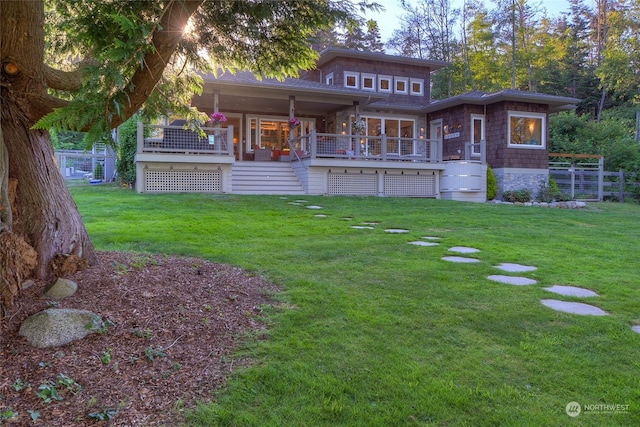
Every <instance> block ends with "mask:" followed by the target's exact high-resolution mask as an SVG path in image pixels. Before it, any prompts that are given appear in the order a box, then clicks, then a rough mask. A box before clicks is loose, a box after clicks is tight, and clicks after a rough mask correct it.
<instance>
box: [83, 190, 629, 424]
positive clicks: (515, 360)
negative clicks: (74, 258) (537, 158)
mask: <svg viewBox="0 0 640 427" xmlns="http://www.w3.org/2000/svg"><path fill="white" fill-rule="evenodd" d="M71 191H72V194H73V195H74V198H75V200H76V202H77V203H78V206H79V208H80V211H81V213H82V215H83V218H84V220H85V224H86V226H87V229H88V231H89V234H90V236H91V237H92V240H93V242H94V244H95V245H96V247H97V248H98V249H100V250H119V251H136V252H153V253H170V254H181V255H189V256H198V257H202V258H207V259H211V260H215V261H219V262H224V263H230V264H234V265H238V266H241V267H244V268H247V269H250V270H253V271H256V272H257V273H259V274H263V275H265V276H267V277H269V278H270V279H271V280H273V281H275V282H276V283H278V284H280V285H282V286H283V287H284V292H283V293H282V294H281V295H278V296H277V298H278V301H277V302H276V303H274V305H273V306H271V307H265V308H264V313H265V314H266V316H267V318H268V320H269V322H270V324H271V328H270V332H269V338H268V339H266V340H261V341H255V340H249V341H248V343H247V346H246V348H245V349H244V350H243V351H244V352H246V353H247V354H249V355H251V356H252V357H254V358H255V360H256V361H257V363H256V364H255V365H254V366H253V367H251V368H249V369H246V370H243V371H239V372H238V373H237V375H235V376H234V377H233V378H232V379H231V381H230V383H229V385H228V387H227V389H225V390H224V391H222V392H220V393H218V394H217V395H216V396H212V399H213V403H207V404H203V405H202V406H200V407H199V408H198V409H197V410H196V411H194V412H193V413H192V414H191V415H190V417H189V422H190V423H191V424H192V425H237V426H249V425H274V426H275V425H296V426H305V425H307V426H317V425H353V426H362V425H371V426H377V425H380V426H388V425H433V426H449V425H469V426H485V425H501V426H502V425H514V426H519V425H532V426H533V425H535V426H539V425H607V426H615V425H620V426H629V425H640V406H639V405H638V402H640V361H639V359H638V349H639V346H640V335H638V334H636V333H634V332H633V331H631V329H630V326H631V325H633V324H636V323H638V324H640V303H639V301H640V298H639V297H640V286H639V285H638V276H639V273H640V267H639V264H638V253H639V251H638V249H639V244H638V242H639V237H640V227H638V225H637V224H638V220H639V219H640V207H639V206H637V205H631V204H593V205H590V206H589V208H588V209H585V210H571V211H570V210H561V209H542V208H525V207H521V206H508V205H488V204H487V205H485V204H469V203H459V202H447V201H442V200H424V199H392V198H348V197H330V198H329V197H304V200H305V202H300V204H297V205H296V204H292V202H294V201H295V200H296V198H295V197H289V198H287V199H283V198H281V197H278V196H234V195H188V194H178V195H137V194H134V193H131V192H129V191H125V190H121V189H115V188H112V187H104V186H98V187H95V186H94V187H73V188H71ZM305 205H319V206H322V209H319V210H311V209H306V208H305ZM317 214H325V215H327V217H325V218H319V217H316V216H315V215H317ZM364 222H376V223H378V224H377V225H374V226H373V229H372V230H367V229H354V228H352V227H351V226H352V225H361V224H362V223H364ZM387 228H404V229H407V230H409V233H407V234H389V233H385V232H384V230H385V229H387ZM425 236H434V237H440V238H441V240H439V242H440V245H439V246H435V247H419V246H414V245H409V244H407V243H408V242H410V241H414V240H419V239H421V238H422V237H425ZM451 246H471V247H475V248H478V249H480V252H479V253H478V254H474V255H473V256H475V257H477V258H479V259H480V260H481V263H479V264H452V263H447V262H445V261H442V260H441V259H440V258H441V257H442V256H444V255H451V253H449V252H448V251H447V249H448V248H449V247H451ZM502 262H515V263H521V264H527V265H534V266H536V267H538V269H537V270H536V271H533V272H529V273H524V274H521V275H523V276H526V277H529V278H533V279H536V280H537V281H538V282H539V283H538V284H537V285H533V286H525V287H519V286H509V285H503V284H499V283H495V282H491V281H488V280H487V279H486V276H488V275H490V274H503V273H502V272H500V271H499V270H496V269H495V268H494V266H495V265H497V264H499V263H502ZM554 284H562V285H573V286H580V287H584V288H588V289H592V290H594V291H596V292H598V294H599V295H600V296H599V297H597V298H595V299H588V300H586V301H585V300H581V299H579V298H570V297H561V296H556V295H555V294H551V293H549V292H546V291H544V290H543V288H544V287H546V286H551V285H554ZM542 298H556V299H562V300H566V301H582V302H588V303H593V304H595V305H597V306H598V307H600V308H602V309H603V310H605V311H607V312H608V313H610V315H609V316H607V317H598V318H595V317H589V316H585V317H583V316H576V315H570V314H564V313H558V312H555V311H552V310H550V309H548V308H546V307H544V306H542V305H541V304H540V302H539V301H540V299H542ZM572 401H575V402H579V403H581V404H582V405H583V406H586V405H597V404H609V405H614V404H617V405H628V408H627V410H625V411H620V410H618V411H617V412H614V413H605V411H591V412H589V411H583V413H582V414H581V415H579V416H578V417H576V418H571V417H569V416H568V415H567V414H566V412H565V407H566V405H567V403H569V402H572Z"/></svg>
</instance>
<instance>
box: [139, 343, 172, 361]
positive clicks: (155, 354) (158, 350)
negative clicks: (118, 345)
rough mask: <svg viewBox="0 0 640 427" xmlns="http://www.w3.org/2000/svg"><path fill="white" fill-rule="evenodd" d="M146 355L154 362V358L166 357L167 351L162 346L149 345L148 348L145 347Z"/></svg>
mask: <svg viewBox="0 0 640 427" xmlns="http://www.w3.org/2000/svg"><path fill="white" fill-rule="evenodd" d="M144 355H145V356H147V359H149V361H150V362H153V361H154V360H156V359H158V358H161V357H166V356H167V355H166V354H165V352H164V351H163V349H162V347H160V346H158V347H155V348H154V347H153V346H149V347H147V348H145V349H144Z"/></svg>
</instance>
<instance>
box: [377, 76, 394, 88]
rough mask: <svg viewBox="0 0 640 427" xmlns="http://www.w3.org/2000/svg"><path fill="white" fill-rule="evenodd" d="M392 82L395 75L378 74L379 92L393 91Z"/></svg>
mask: <svg viewBox="0 0 640 427" xmlns="http://www.w3.org/2000/svg"><path fill="white" fill-rule="evenodd" d="M392 82H393V77H391V76H378V92H392V91H393V86H392Z"/></svg>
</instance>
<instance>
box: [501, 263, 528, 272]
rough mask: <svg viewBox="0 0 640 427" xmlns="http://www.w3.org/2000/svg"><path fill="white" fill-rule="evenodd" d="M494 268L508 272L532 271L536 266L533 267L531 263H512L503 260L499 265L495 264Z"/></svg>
mask: <svg viewBox="0 0 640 427" xmlns="http://www.w3.org/2000/svg"><path fill="white" fill-rule="evenodd" d="M495 268H497V269H499V270H502V271H506V272H508V273H523V272H526V271H534V270H537V269H538V267H534V266H531V265H521V264H512V263H510V262H503V263H502V264H500V265H496V266H495Z"/></svg>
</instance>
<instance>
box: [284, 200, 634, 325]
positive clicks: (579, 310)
mask: <svg viewBox="0 0 640 427" xmlns="http://www.w3.org/2000/svg"><path fill="white" fill-rule="evenodd" d="M280 199H282V200H287V198H286V197H280ZM288 203H289V204H290V205H303V204H305V203H308V202H307V201H306V200H302V199H300V200H295V201H292V202H288ZM305 208H307V209H323V208H322V206H317V205H309V206H305ZM314 217H316V218H326V217H327V215H325V214H316V215H314ZM340 219H341V220H342V221H352V220H353V217H342V218H340ZM379 224H380V223H379V222H376V221H367V222H362V225H352V226H351V228H355V229H362V230H373V229H374V227H373V226H375V225H379ZM384 231H385V233H390V234H404V233H409V230H406V229H403V228H387V229H385V230H384ZM421 239H424V240H429V241H426V242H425V241H421V240H418V241H412V242H408V243H409V244H410V245H415V246H424V247H431V246H438V245H439V243H436V242H433V240H441V237H436V236H423V237H421ZM448 251H449V252H455V253H459V254H472V253H477V252H480V250H479V249H476V248H471V247H467V246H453V247H451V248H449V249H448ZM441 259H442V260H444V261H448V262H455V263H462V264H474V263H479V262H480V260H479V259H478V258H470V257H463V256H444V257H442V258H441ZM494 268H497V269H499V270H502V271H505V272H507V273H525V272H530V271H535V270H537V267H535V266H532V265H523V264H516V263H509V262H504V263H501V264H499V265H495V266H494ZM487 279H489V280H491V281H494V282H499V283H504V284H507V285H514V286H529V285H535V284H536V283H538V282H537V281H536V280H534V279H529V278H527V277H518V276H506V275H490V276H487ZM543 289H544V290H545V291H548V292H552V293H555V294H558V295H562V296H568V297H576V298H591V297H597V296H598V294H597V293H596V292H594V291H591V290H589V289H584V288H579V287H576V286H563V285H553V286H550V287H546V288H543ZM540 303H541V304H542V305H544V306H545V307H548V308H550V309H552V310H556V311H560V312H564V313H570V314H578V315H582V316H607V315H608V314H609V313H607V312H606V311H604V310H602V309H600V308H598V307H596V306H594V305H590V304H585V303H581V302H569V301H560V300H555V299H543V300H540ZM631 330H632V331H633V332H635V333H637V334H640V325H633V326H631Z"/></svg>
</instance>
